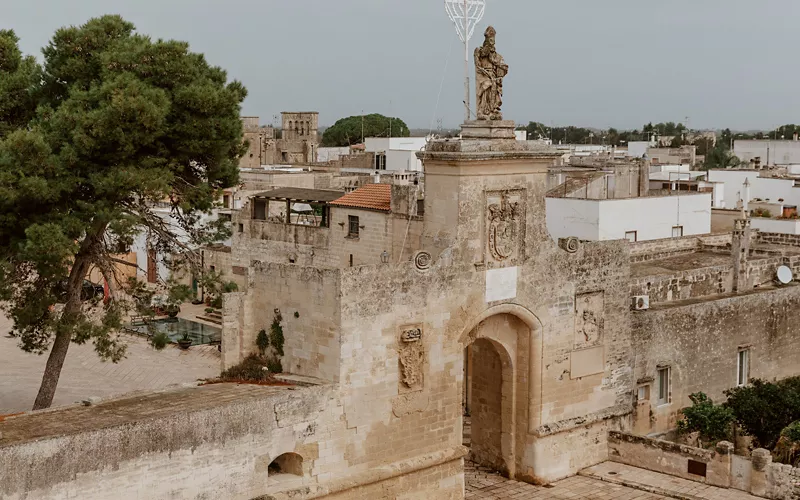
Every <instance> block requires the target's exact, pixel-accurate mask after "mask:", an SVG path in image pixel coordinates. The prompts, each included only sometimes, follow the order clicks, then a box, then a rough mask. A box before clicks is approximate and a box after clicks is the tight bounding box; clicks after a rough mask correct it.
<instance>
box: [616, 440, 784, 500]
mask: <svg viewBox="0 0 800 500" xmlns="http://www.w3.org/2000/svg"><path fill="white" fill-rule="evenodd" d="M608 458H609V460H611V461H612V462H618V463H623V464H626V465H632V466H634V467H639V468H642V469H647V470H651V471H654V472H660V473H662V474H669V475H670V476H675V477H680V478H683V479H688V480H690V481H696V482H699V483H705V484H710V485H713V486H719V487H723V488H732V489H738V490H741V491H746V492H748V493H750V494H752V495H755V496H758V497H763V498H768V499H770V500H798V499H800V469H797V468H793V467H792V466H791V465H785V464H777V463H772V456H771V455H770V453H769V451H767V450H764V449H761V448H759V449H756V450H753V454H752V457H751V458H747V457H738V456H735V455H733V444H732V443H729V442H727V441H720V442H719V443H717V445H716V446H715V447H714V448H713V449H703V448H695V447H691V446H686V445H681V444H678V443H673V442H671V441H664V440H660V439H653V438H649V437H645V436H638V435H634V434H628V433H624V432H616V431H611V432H609V433H608ZM743 468H746V469H747V470H744V469H743Z"/></svg>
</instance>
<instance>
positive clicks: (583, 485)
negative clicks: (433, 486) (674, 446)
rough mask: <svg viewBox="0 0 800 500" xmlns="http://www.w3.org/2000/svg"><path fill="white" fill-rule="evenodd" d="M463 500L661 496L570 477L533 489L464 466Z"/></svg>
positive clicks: (600, 499) (645, 499)
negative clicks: (464, 490) (464, 487)
mask: <svg viewBox="0 0 800 500" xmlns="http://www.w3.org/2000/svg"><path fill="white" fill-rule="evenodd" d="M464 482H465V486H466V495H465V496H464V498H465V499H466V500H507V499H510V500H531V499H536V500H540V499H542V500H544V499H553V500H562V499H563V500H567V499H569V500H655V499H662V498H667V497H664V496H660V495H656V494H653V493H648V492H645V491H639V490H636V489H633V488H628V487H626V486H622V485H618V484H612V483H609V482H605V481H600V480H599V479H592V478H588V477H583V476H573V477H569V478H567V479H562V480H561V481H557V482H555V483H553V484H552V485H549V486H547V487H545V486H534V485H532V484H527V483H521V482H518V481H511V480H509V479H506V478H504V477H502V476H500V475H499V474H497V473H494V472H492V471H490V470H488V469H486V468H484V467H480V466H476V465H475V464H473V463H471V462H465V464H464Z"/></svg>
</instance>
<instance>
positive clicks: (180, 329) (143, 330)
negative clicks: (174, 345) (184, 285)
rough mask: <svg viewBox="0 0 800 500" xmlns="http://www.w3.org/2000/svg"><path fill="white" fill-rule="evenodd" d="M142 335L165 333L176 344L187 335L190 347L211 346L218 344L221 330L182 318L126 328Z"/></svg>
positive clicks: (160, 320) (137, 324) (154, 321)
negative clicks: (190, 341)
mask: <svg viewBox="0 0 800 500" xmlns="http://www.w3.org/2000/svg"><path fill="white" fill-rule="evenodd" d="M128 328H129V329H130V330H133V331H135V332H137V333H140V334H142V335H147V336H150V335H155V334H156V333H162V332H163V333H166V334H167V336H168V337H169V339H170V340H171V341H172V342H178V340H180V339H181V338H183V334H184V333H188V334H189V338H190V339H192V345H203V344H211V343H213V342H219V341H220V339H221V338H222V329H221V328H217V327H215V326H209V325H204V324H202V323H197V322H196V321H191V320H188V319H183V318H174V319H173V318H167V319H156V320H152V321H149V322H148V323H147V324H145V323H135V324H132V325H130V326H128Z"/></svg>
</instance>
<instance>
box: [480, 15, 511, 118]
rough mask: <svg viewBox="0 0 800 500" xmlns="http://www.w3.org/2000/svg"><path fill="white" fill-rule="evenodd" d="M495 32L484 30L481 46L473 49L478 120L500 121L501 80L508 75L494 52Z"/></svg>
mask: <svg viewBox="0 0 800 500" xmlns="http://www.w3.org/2000/svg"><path fill="white" fill-rule="evenodd" d="M496 35H497V31H495V29H494V28H493V27H491V26H489V27H488V28H486V32H485V33H484V37H485V39H484V42H483V45H482V46H480V47H478V48H476V49H475V90H476V94H477V98H478V99H477V104H476V114H477V116H478V120H502V119H503V113H501V112H500V107H501V106H502V105H503V78H505V76H506V75H507V74H508V64H506V63H505V60H503V56H501V55H500V54H498V53H497V50H495V36H496Z"/></svg>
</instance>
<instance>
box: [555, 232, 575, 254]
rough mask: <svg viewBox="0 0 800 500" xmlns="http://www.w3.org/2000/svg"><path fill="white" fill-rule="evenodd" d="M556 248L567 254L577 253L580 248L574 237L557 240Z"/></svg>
mask: <svg viewBox="0 0 800 500" xmlns="http://www.w3.org/2000/svg"><path fill="white" fill-rule="evenodd" d="M558 246H559V247H561V249H562V250H565V251H566V252H567V253H577V252H578V248H579V247H580V240H578V238H576V237H574V236H570V237H569V238H559V239H558Z"/></svg>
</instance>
